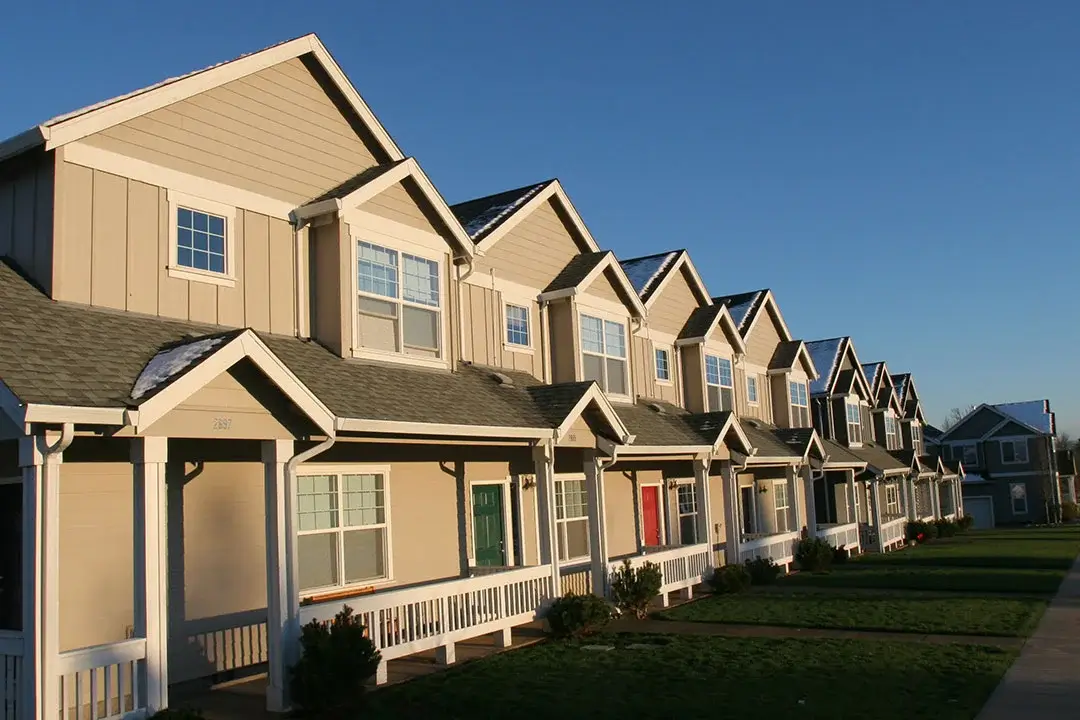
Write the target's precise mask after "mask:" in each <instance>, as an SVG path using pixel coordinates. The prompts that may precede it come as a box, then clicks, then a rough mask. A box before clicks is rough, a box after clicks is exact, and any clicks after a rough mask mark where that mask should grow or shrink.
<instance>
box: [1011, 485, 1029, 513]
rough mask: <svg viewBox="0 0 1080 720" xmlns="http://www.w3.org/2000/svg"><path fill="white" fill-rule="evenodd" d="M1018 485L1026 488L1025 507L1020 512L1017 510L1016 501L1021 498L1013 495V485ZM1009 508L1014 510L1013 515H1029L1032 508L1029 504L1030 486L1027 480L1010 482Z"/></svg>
mask: <svg viewBox="0 0 1080 720" xmlns="http://www.w3.org/2000/svg"><path fill="white" fill-rule="evenodd" d="M1017 485H1019V486H1022V487H1023V488H1024V497H1023V498H1022V499H1023V501H1024V509H1023V510H1022V511H1019V512H1018V511H1017V510H1016V501H1017V500H1020V499H1021V498H1018V497H1013V487H1014V486H1017ZM1009 510H1010V511H1011V512H1012V514H1013V515H1027V514H1028V513H1029V512H1030V511H1031V508H1030V506H1029V505H1028V487H1027V483H1026V482H1011V483H1009Z"/></svg>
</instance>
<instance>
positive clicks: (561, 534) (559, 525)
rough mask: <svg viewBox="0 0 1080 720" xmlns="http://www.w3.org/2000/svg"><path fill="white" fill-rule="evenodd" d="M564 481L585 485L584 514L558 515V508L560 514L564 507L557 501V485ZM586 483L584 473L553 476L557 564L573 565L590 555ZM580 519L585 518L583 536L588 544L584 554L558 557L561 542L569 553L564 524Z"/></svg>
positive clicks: (589, 525)
mask: <svg viewBox="0 0 1080 720" xmlns="http://www.w3.org/2000/svg"><path fill="white" fill-rule="evenodd" d="M566 482H580V483H582V484H583V485H585V498H586V500H585V514H584V515H575V516H574V517H562V518H560V517H559V514H560V510H561V512H562V514H564V515H565V508H560V503H559V498H560V493H559V492H558V490H559V485H560V484H561V483H566ZM587 483H588V480H587V479H586V478H585V474H584V473H577V474H566V475H562V474H560V475H556V476H555V487H554V488H553V492H552V495H553V496H554V497H553V500H554V505H555V533H556V536H555V558H556V561H557V562H558V563H559V565H573V564H575V563H579V562H581V561H582V560H587V559H589V558H590V557H591V556H592V527H591V526H592V518H590V517H589V502H588V496H589V488H588V485H587ZM562 496H563V497H565V492H564V493H562ZM582 519H584V520H585V538H586V544H587V546H588V547H587V548H586V552H585V554H584V555H575V556H574V557H569V554H568V555H567V558H566V559H565V560H562V559H559V555H560V554H561V550H560V549H559V548H560V543H561V546H562V547H566V548H567V553H569V548H568V546H569V541H568V540H567V539H566V538H567V536H566V525H567V523H569V522H578V521H580V520H582Z"/></svg>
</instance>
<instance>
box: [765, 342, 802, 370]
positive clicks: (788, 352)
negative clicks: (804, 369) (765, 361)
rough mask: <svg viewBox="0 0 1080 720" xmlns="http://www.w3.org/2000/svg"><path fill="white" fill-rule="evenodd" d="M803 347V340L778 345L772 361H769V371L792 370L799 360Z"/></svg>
mask: <svg viewBox="0 0 1080 720" xmlns="http://www.w3.org/2000/svg"><path fill="white" fill-rule="evenodd" d="M801 346H802V341H801V340H789V341H787V342H782V343H779V344H777V346H776V350H775V351H773V356H772V359H771V360H769V369H770V370H787V369H789V368H791V367H792V366H793V365H795V362H796V361H797V360H798V358H799V348H800V347H801Z"/></svg>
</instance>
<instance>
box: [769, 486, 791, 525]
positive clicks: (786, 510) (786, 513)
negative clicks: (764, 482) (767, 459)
mask: <svg viewBox="0 0 1080 720" xmlns="http://www.w3.org/2000/svg"><path fill="white" fill-rule="evenodd" d="M772 490H773V516H774V517H773V520H774V522H775V523H776V532H777V533H786V532H791V529H790V528H791V497H790V493H788V484H787V480H777V481H775V482H774V483H773V488H772ZM781 490H783V494H784V504H783V505H781V504H780V502H779V501H780V491H781ZM781 511H783V516H782V517H783V518H784V522H783V526H782V527H781V523H780V518H781V514H780V512H781Z"/></svg>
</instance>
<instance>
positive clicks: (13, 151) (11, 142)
mask: <svg viewBox="0 0 1080 720" xmlns="http://www.w3.org/2000/svg"><path fill="white" fill-rule="evenodd" d="M48 137H49V129H48V128H46V127H43V126H40V125H39V126H37V127H32V128H30V129H29V130H25V131H23V132H21V133H19V134H18V135H15V136H13V137H9V138H8V139H7V140H4V141H3V142H0V160H6V159H8V158H9V157H13V156H15V155H18V154H19V153H21V152H23V151H25V150H29V149H30V148H33V147H37V146H38V145H41V144H42V143H44V142H45V141H46V140H47V139H48Z"/></svg>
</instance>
